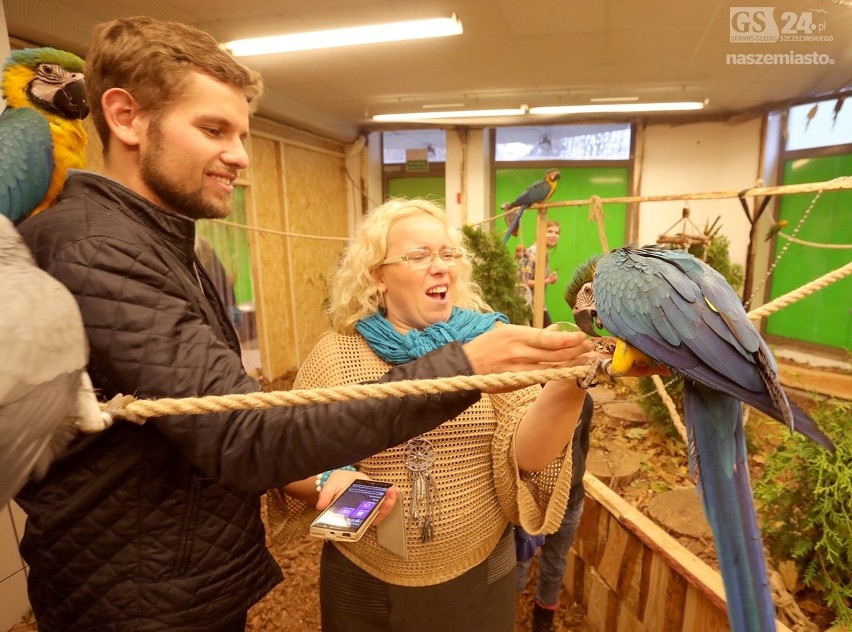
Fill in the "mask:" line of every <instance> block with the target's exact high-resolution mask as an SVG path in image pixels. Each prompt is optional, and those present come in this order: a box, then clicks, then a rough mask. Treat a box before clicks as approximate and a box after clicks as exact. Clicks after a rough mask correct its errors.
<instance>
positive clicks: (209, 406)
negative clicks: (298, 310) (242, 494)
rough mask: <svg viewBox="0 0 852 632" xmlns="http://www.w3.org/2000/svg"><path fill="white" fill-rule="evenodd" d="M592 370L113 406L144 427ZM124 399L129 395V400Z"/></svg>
mask: <svg viewBox="0 0 852 632" xmlns="http://www.w3.org/2000/svg"><path fill="white" fill-rule="evenodd" d="M588 373H589V366H588V365H583V366H577V367H565V368H558V369H538V370H535V371H522V372H517V373H514V372H506V373H493V374H490V375H458V376H455V377H446V378H434V379H428V380H402V381H399V382H384V383H381V384H352V385H344V386H333V387H330V388H317V389H305V390H289V391H271V392H257V393H234V394H231V395H208V396H206V397H183V398H170V397H164V398H162V399H146V400H142V399H139V400H134V401H132V402H126V400H125V403H124V406H123V407H122V406H121V405H120V403H119V402H116V400H113V401H112V402H110V406H111V410H110V411H109V412H111V413H112V414H113V415H115V416H119V417H122V418H126V419H128V420H130V421H134V422H135V423H143V422H144V420H145V419H147V418H148V417H159V416H161V415H172V414H185V415H198V414H205V413H216V412H225V411H230V410H244V409H249V408H251V409H255V408H259V409H263V408H273V407H275V406H298V405H304V404H327V403H330V402H336V401H345V400H351V399H369V398H371V397H378V398H383V399H386V398H389V397H404V396H408V395H430V394H435V393H449V392H455V391H470V390H486V391H487V390H498V389H499V390H506V389H508V390H516V389H519V388H523V387H525V386H532V385H533V384H541V383H543V382H548V381H550V380H564V379H568V378H574V379H576V378H583V377H585V376H586V375H588ZM124 397H125V398H126V397H127V396H124Z"/></svg>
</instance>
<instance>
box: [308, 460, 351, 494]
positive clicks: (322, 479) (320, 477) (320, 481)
mask: <svg viewBox="0 0 852 632" xmlns="http://www.w3.org/2000/svg"><path fill="white" fill-rule="evenodd" d="M337 469H338V470H349V471H350V472H357V470H356V469H355V468H354V467H352V466H351V465H344V466H343V467H339V468H337ZM335 471H336V470H328V471H327V472H323V473H322V474H317V478H316V481H315V482H314V486H315V487H316V488H317V492H319V491H320V490H321V489H322V488H323V485H325V484H326V483H327V482H328V477H329V476H331V473H332V472H335Z"/></svg>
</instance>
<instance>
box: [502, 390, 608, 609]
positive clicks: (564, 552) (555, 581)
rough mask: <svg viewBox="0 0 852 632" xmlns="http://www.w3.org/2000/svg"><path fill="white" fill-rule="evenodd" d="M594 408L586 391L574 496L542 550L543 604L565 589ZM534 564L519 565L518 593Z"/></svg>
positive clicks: (574, 447)
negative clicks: (556, 528) (563, 584)
mask: <svg viewBox="0 0 852 632" xmlns="http://www.w3.org/2000/svg"><path fill="white" fill-rule="evenodd" d="M593 410H594V402H593V401H592V398H591V396H590V395H588V394H586V400H585V401H584V402H583V412H582V413H581V414H580V420H579V422H578V423H577V429H576V430H575V431H574V438H573V439H572V441H571V459H572V469H571V495H570V497H569V498H568V506H567V507H566V508H565V515H564V516H563V517H562V524H560V525H559V529H558V530H557V531H556V533H551V534H549V535H548V536H547V537H546V538H545V540H544V545H543V546H542V547H541V551H540V553H539V558H538V586H537V588H536V594H535V598H536V601H538V602H539V603H540V604H541V605H543V606H553V607H556V606H557V605H558V604H559V590H560V589H561V588H562V579H563V578H564V577H565V569H566V567H567V566H568V549H570V548H571V544H573V542H574V536H575V535H577V527H578V526H579V525H580V518H581V517H582V516H583V500H584V499H585V495H586V494H585V489H584V487H583V474H584V473H585V472H586V456H587V455H588V454H589V434H590V431H591V427H592V412H593ZM531 563H532V560H529V561H527V562H518V565H517V567H516V568H515V579H516V582H517V590H518V592H521V591H522V590H523V589H524V587H525V586H526V585H527V576H528V575H529V570H530V564H531Z"/></svg>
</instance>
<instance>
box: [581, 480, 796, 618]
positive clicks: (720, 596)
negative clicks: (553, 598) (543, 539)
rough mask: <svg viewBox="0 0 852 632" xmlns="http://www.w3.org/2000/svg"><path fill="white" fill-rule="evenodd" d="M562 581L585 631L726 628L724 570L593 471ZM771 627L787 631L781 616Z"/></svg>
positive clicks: (585, 481)
mask: <svg viewBox="0 0 852 632" xmlns="http://www.w3.org/2000/svg"><path fill="white" fill-rule="evenodd" d="M583 481H584V483H585V486H586V500H585V506H584V509H583V519H582V521H581V523H580V527H579V529H578V531H577V538H576V540H575V542H574V547H573V548H572V549H571V551H570V553H569V556H568V571H567V573H566V576H565V585H566V588H567V590H568V593H569V594H570V595H571V596H572V597H573V598H574V600H575V601H577V603H580V604H581V605H582V606H583V607H584V609H585V610H586V613H587V616H586V625H587V627H588V629H589V630H590V631H591V632H725V631H729V630H730V626H729V625H728V617H727V609H726V602H725V596H724V595H725V593H724V588H723V586H722V578H721V576H720V575H719V573H718V572H716V571H715V570H714V569H712V568H710V567H709V566H708V565H707V564H705V563H704V562H703V561H702V560H700V559H699V558H698V557H696V556H695V555H693V554H692V553H691V552H689V551H688V550H687V549H686V548H684V547H683V546H682V545H681V544H680V543H679V542H678V541H677V540H675V539H674V538H672V537H671V536H670V535H669V534H668V533H666V532H665V531H663V530H662V529H661V528H660V527H658V526H657V525H656V524H654V523H653V522H652V521H651V520H650V519H648V518H646V517H645V516H644V514H642V513H641V512H640V511H639V510H637V509H636V508H635V507H633V506H632V505H630V504H629V503H628V502H627V501H625V500H624V499H622V498H621V497H620V496H618V494H616V493H615V492H613V491H612V490H611V489H609V488H608V487H607V486H606V485H604V484H603V483H601V482H600V480H598V479H597V478H595V477H594V476H592V475H591V474H588V473H587V474H586V476H585V477H584V479H583ZM776 625H777V632H791V631H790V629H789V628H788V627H786V626H785V625H784V624H783V623H781V622H780V621H778V622H776Z"/></svg>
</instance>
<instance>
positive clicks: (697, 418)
mask: <svg viewBox="0 0 852 632" xmlns="http://www.w3.org/2000/svg"><path fill="white" fill-rule="evenodd" d="M684 413H685V417H686V419H687V420H688V423H689V425H690V436H691V437H692V440H693V441H694V450H695V456H696V459H697V464H698V478H699V484H700V493H701V497H702V500H703V502H704V511H705V513H706V514H707V519H708V521H709V522H710V526H711V527H712V529H713V538H714V540H715V542H716V555H717V557H718V559H719V566H720V568H721V571H722V581H723V582H724V585H725V594H726V596H727V600H728V620H729V622H730V625H731V630H732V631H733V632H766V631H767V630H774V629H775V606H774V604H773V602H772V591H771V589H770V587H769V577H768V575H767V572H766V558H765V557H764V555H763V542H762V538H761V535H760V528H759V526H758V523H757V514H756V513H755V508H754V498H753V496H752V492H751V485H750V483H749V475H748V458H747V455H746V444H745V434H744V431H743V418H742V406H741V404H740V402H739V400H737V399H735V398H733V397H730V396H728V395H726V394H724V393H720V392H719V391H716V390H714V389H710V388H707V387H706V386H702V385H700V384H695V383H692V382H690V381H689V380H687V382H686V384H685V386H684Z"/></svg>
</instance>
